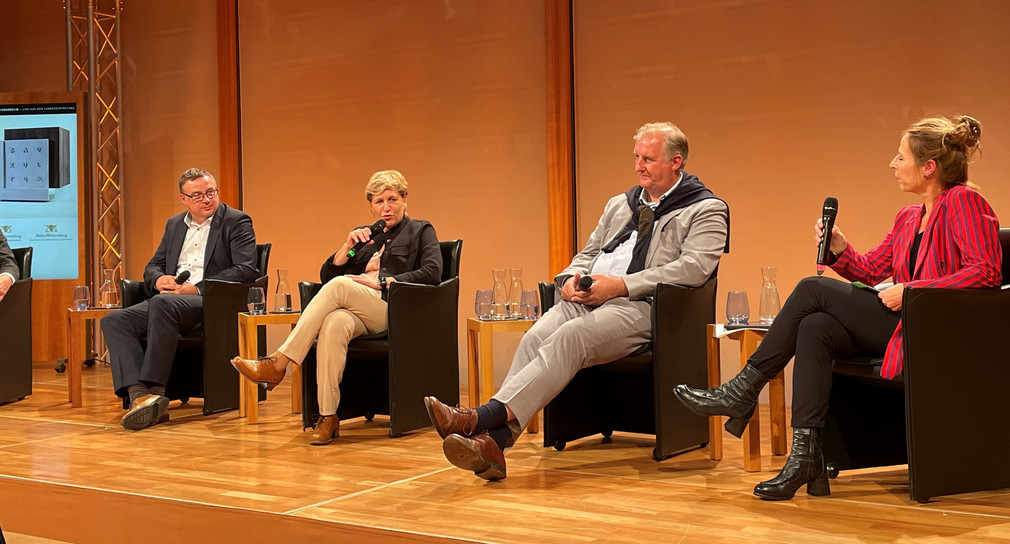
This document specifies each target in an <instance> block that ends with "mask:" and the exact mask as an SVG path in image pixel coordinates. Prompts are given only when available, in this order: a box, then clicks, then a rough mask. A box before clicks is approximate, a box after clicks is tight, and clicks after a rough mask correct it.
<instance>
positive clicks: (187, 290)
mask: <svg viewBox="0 0 1010 544" xmlns="http://www.w3.org/2000/svg"><path fill="white" fill-rule="evenodd" d="M172 283H175V281H172ZM172 294H173V295H199V294H200V290H199V289H197V288H196V286H195V285H193V284H192V283H189V282H186V283H184V284H182V285H179V286H177V287H176V289H175V291H173V292H172Z"/></svg>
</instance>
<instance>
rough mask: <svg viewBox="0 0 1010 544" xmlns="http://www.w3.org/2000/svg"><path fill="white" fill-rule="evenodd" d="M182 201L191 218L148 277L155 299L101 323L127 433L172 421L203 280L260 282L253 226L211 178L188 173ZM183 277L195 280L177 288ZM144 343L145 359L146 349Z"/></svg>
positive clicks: (168, 232)
mask: <svg viewBox="0 0 1010 544" xmlns="http://www.w3.org/2000/svg"><path fill="white" fill-rule="evenodd" d="M179 200H180V201H181V202H182V204H183V206H185V207H186V209H187V211H185V212H183V213H181V214H178V215H175V216H173V217H171V218H170V219H169V220H168V222H167V223H166V224H165V234H164V235H163V236H162V238H161V243H160V244H159V245H158V249H157V250H156V251H155V252H154V256H153V257H151V260H150V261H149V262H148V263H147V267H146V268H145V269H144V288H145V289H146V290H147V291H149V292H150V293H152V294H154V296H152V297H151V298H149V299H147V300H145V301H144V302H141V303H140V304H136V305H133V306H130V307H129V308H123V309H122V310H117V311H115V312H112V313H110V314H108V315H106V316H105V317H103V318H102V334H103V335H104V336H105V342H106V344H108V346H109V358H110V363H111V365H112V381H113V384H114V385H115V389H116V394H117V395H119V396H121V397H125V396H129V398H130V411H129V412H127V413H126V415H125V416H123V421H122V425H123V427H124V428H126V429H130V430H134V431H137V430H140V429H144V428H147V427H149V426H151V425H154V424H156V423H161V422H163V421H167V420H168V397H166V396H165V385H166V384H167V383H168V376H169V374H170V373H171V371H172V361H173V359H174V357H175V350H176V346H177V344H178V338H179V333H180V332H181V333H185V332H187V331H190V330H193V329H194V328H196V327H197V325H199V324H200V321H201V319H202V318H203V293H204V282H205V280H208V279H217V280H226V281H235V282H249V281H254V280H255V279H256V275H257V268H256V234H255V233H254V232H253V226H252V219H251V218H250V217H249V216H248V215H246V214H245V213H244V212H242V211H240V210H236V209H234V208H231V207H229V206H227V205H226V204H222V203H221V201H220V200H219V199H218V188H217V181H216V180H215V179H214V176H212V175H211V174H210V172H208V171H206V170H203V169H200V168H190V169H189V170H186V171H185V172H183V173H182V176H181V177H180V178H179ZM183 271H188V272H189V273H190V275H189V278H188V279H186V281H184V282H182V283H177V282H176V277H177V276H178V275H179V274H181V273H182V272H183ZM180 279H181V278H180ZM145 336H146V337H147V350H146V351H145V350H144V349H143V347H142V344H141V341H140V339H141V338H143V337H145Z"/></svg>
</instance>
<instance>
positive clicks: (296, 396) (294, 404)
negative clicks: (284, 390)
mask: <svg viewBox="0 0 1010 544" xmlns="http://www.w3.org/2000/svg"><path fill="white" fill-rule="evenodd" d="M291 413H293V414H300V413H302V365H296V364H295V363H291Z"/></svg>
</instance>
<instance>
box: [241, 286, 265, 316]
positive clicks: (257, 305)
mask: <svg viewBox="0 0 1010 544" xmlns="http://www.w3.org/2000/svg"><path fill="white" fill-rule="evenodd" d="M246 301H247V302H248V308H249V315H263V314H265V313H267V299H266V296H265V295H264V294H263V288H262V287H250V288H249V298H248V299H246Z"/></svg>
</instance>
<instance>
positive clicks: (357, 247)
mask: <svg viewBox="0 0 1010 544" xmlns="http://www.w3.org/2000/svg"><path fill="white" fill-rule="evenodd" d="M384 228H386V222H385V221H384V220H382V219H379V220H378V221H376V222H375V223H374V224H373V225H372V226H371V227H368V230H370V231H372V234H370V235H369V236H368V240H367V241H364V242H358V243H356V244H354V247H352V248H351V249H349V250H347V258H348V259H350V258H351V257H353V256H354V255H356V254H357V253H358V252H359V251H361V248H363V247H365V246H367V245H368V242H371V241H372V240H373V239H374V238H375V235H376V234H379V233H380V232H382V229H384Z"/></svg>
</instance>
